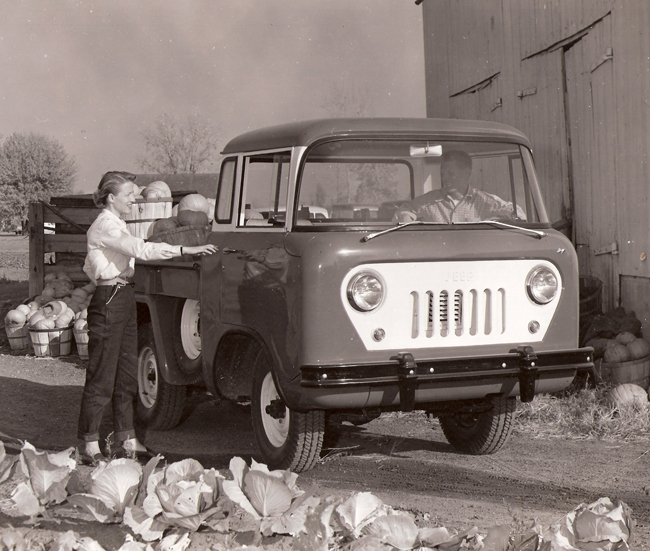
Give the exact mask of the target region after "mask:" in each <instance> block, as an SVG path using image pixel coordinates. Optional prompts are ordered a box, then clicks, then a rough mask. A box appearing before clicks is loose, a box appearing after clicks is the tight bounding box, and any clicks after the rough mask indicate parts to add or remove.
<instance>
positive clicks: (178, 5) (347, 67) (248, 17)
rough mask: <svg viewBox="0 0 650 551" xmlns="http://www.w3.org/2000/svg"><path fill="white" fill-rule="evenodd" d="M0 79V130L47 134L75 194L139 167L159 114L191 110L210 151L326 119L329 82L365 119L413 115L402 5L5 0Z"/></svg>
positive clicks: (412, 47) (414, 73)
mask: <svg viewBox="0 0 650 551" xmlns="http://www.w3.org/2000/svg"><path fill="white" fill-rule="evenodd" d="M0 74H1V75H2V78H1V79H0V136H3V137H6V136H9V135H11V134H13V133H14V132H19V133H23V134H28V133H31V132H34V133H38V134H42V135H46V136H49V137H51V138H54V139H56V140H57V141H59V142H60V143H61V144H62V145H63V147H64V148H65V150H66V152H67V153H68V154H69V155H70V156H72V157H73V158H74V159H75V161H76V164H77V168H78V173H77V180H76V183H75V185H74V191H75V192H79V193H88V192H90V191H92V190H93V189H95V187H96V186H97V183H98V182H99V179H100V177H101V175H102V174H103V173H104V172H106V171H108V170H127V171H132V172H136V173H137V172H142V170H141V168H140V166H139V164H138V160H139V159H140V158H142V156H143V155H144V138H143V135H142V134H143V132H144V131H145V130H146V129H148V128H151V127H152V126H153V124H154V122H155V120H156V119H157V118H158V117H159V116H160V115H161V114H163V113H167V114H170V115H173V116H175V117H178V118H180V119H183V118H184V117H187V116H188V115H189V114H190V113H198V114H200V115H201V117H202V118H203V119H204V120H205V121H206V122H207V123H209V124H210V125H212V126H213V127H214V128H215V131H216V133H217V135H218V137H219V145H220V148H222V147H223V146H225V144H226V143H227V142H228V141H229V140H230V139H231V138H233V137H235V136H236V135H238V134H240V133H242V132H245V131H248V130H253V129H255V128H261V127H264V126H268V125H272V124H280V123H284V122H291V121H297V120H303V119H312V118H321V117H326V116H329V113H328V110H327V109H326V106H327V105H329V104H330V103H331V99H332V97H333V95H334V92H333V90H335V89H337V88H338V89H339V90H341V89H342V90H345V91H346V93H348V94H351V95H352V96H353V97H363V98H364V100H363V101H364V104H365V105H366V107H367V109H368V110H367V114H368V115H370V116H388V117H393V116H395V117H424V116H426V109H425V85H424V47H423V32H422V8H421V6H416V5H415V2H414V1H413V0H137V1H136V0H76V1H75V0H48V1H43V0H12V1H8V0H5V1H3V2H1V3H0ZM353 103H354V102H353ZM214 169H215V171H216V170H218V167H216V166H215V167H214Z"/></svg>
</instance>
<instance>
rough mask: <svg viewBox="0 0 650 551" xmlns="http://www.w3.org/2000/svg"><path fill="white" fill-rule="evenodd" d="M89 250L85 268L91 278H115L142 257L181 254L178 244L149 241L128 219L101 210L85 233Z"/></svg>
mask: <svg viewBox="0 0 650 551" xmlns="http://www.w3.org/2000/svg"><path fill="white" fill-rule="evenodd" d="M86 241H87V243H88V254H87V255H86V261H85V263H84V267H83V270H84V272H85V273H86V275H87V276H88V277H89V278H90V280H91V281H92V282H96V281H97V280H98V279H113V278H114V277H117V276H119V275H120V274H121V273H122V272H123V271H124V270H126V269H127V268H129V267H131V268H133V267H134V266H135V259H136V258H137V259H139V260H168V259H170V258H172V257H174V256H179V255H180V254H181V251H180V249H181V248H180V246H179V245H169V244H167V243H150V242H148V241H145V240H144V239H140V238H139V237H134V236H133V235H131V233H130V232H129V230H128V228H127V226H126V222H124V220H122V219H120V218H119V217H117V216H116V215H115V214H113V213H112V212H110V211H109V210H106V209H104V210H102V212H101V213H100V214H99V216H98V217H97V218H96V219H95V221H94V222H93V223H92V225H91V226H90V228H88V232H87V234H86Z"/></svg>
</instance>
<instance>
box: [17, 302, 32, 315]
mask: <svg viewBox="0 0 650 551" xmlns="http://www.w3.org/2000/svg"><path fill="white" fill-rule="evenodd" d="M16 310H18V311H19V312H22V313H23V314H25V315H27V314H29V313H30V312H31V308H30V307H29V306H27V305H26V304H19V305H18V306H16Z"/></svg>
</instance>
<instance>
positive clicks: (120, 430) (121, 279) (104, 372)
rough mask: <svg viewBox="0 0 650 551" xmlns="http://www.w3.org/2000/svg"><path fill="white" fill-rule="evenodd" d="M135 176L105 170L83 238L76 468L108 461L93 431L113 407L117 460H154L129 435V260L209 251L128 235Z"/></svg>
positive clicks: (132, 378) (133, 373)
mask: <svg viewBox="0 0 650 551" xmlns="http://www.w3.org/2000/svg"><path fill="white" fill-rule="evenodd" d="M134 180H135V175H133V174H130V173H128V172H107V173H106V174H104V176H103V177H102V179H101V181H100V182H99V186H98V187H97V190H96V191H95V192H94V193H93V200H94V202H95V205H96V206H97V207H98V208H101V209H102V212H101V213H100V214H99V216H98V217H97V218H96V220H95V221H94V222H93V223H92V225H91V226H90V228H89V229H88V233H87V243H88V254H87V256H86V261H85V263H84V268H83V269H84V272H85V273H86V274H87V275H88V277H89V278H90V280H91V281H93V282H94V283H95V284H96V285H97V289H96V290H95V294H94V295H93V297H92V299H91V301H90V304H89V305H88V355H89V361H88V368H87V370H86V383H85V386H84V392H83V398H82V400H81V412H80V414H79V425H78V437H79V439H80V440H81V441H82V442H83V444H82V445H81V446H80V450H79V452H80V456H81V459H82V462H84V463H87V464H95V463H97V462H98V461H100V460H106V457H105V456H104V455H103V454H102V451H101V449H100V447H99V426H100V423H101V420H102V414H103V412H104V408H105V407H106V406H107V405H108V404H109V402H111V403H112V406H113V425H114V436H115V440H116V442H119V443H120V448H118V450H117V455H118V456H135V457H136V458H138V459H147V458H150V457H152V456H153V454H152V453H151V452H150V451H149V450H147V448H146V447H145V446H144V445H143V444H141V443H140V442H139V441H138V439H137V438H136V435H135V430H134V411H135V400H136V396H137V392H138V383H137V369H138V365H137V362H138V345H137V319H136V302H135V296H134V291H133V283H131V277H132V276H133V274H134V273H135V270H134V267H135V259H136V258H137V259H140V260H165V259H170V258H172V257H175V256H181V255H182V254H191V255H205V254H212V253H213V252H215V251H216V247H215V246H214V245H201V246H198V247H185V246H183V247H181V246H179V245H169V244H167V243H150V242H146V241H144V240H143V239H140V238H138V237H134V236H132V235H131V234H130V233H129V230H128V229H127V225H126V223H125V222H124V220H122V215H127V214H130V213H131V205H132V204H133V203H134V202H135V197H134V193H133V189H134V184H133V181H134Z"/></svg>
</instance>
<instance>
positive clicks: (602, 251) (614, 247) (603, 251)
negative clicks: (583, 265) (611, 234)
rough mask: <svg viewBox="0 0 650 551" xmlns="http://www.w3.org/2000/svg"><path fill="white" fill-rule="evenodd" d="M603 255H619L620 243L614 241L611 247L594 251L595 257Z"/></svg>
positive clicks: (606, 246)
mask: <svg viewBox="0 0 650 551" xmlns="http://www.w3.org/2000/svg"><path fill="white" fill-rule="evenodd" d="M601 254H612V255H614V254H618V243H617V242H616V241H614V242H613V243H610V244H609V245H605V246H604V247H600V248H599V249H595V250H594V256H600V255H601Z"/></svg>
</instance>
